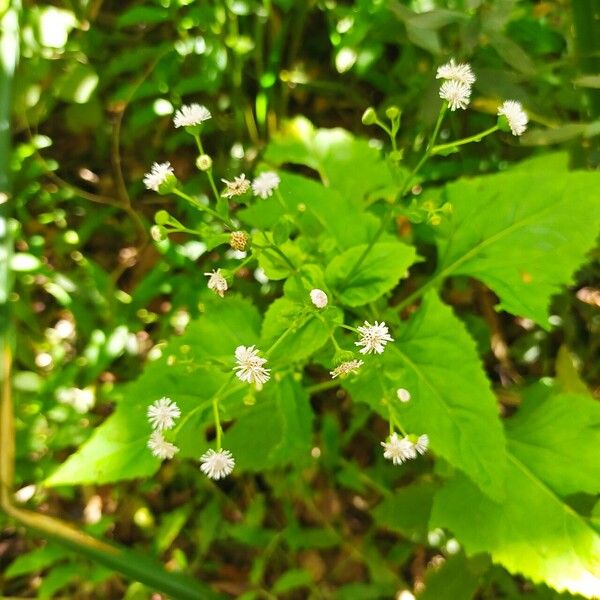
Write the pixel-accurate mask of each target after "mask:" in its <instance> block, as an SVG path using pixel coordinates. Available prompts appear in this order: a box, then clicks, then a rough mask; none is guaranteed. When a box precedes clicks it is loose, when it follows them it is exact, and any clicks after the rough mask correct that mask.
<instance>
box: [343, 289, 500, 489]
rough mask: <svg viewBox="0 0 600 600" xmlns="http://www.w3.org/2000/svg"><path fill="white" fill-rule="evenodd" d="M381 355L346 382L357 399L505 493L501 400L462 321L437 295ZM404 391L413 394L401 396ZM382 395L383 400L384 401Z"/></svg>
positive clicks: (484, 486) (480, 482)
mask: <svg viewBox="0 0 600 600" xmlns="http://www.w3.org/2000/svg"><path fill="white" fill-rule="evenodd" d="M391 334H392V337H394V338H395V340H396V341H395V343H393V344H388V345H387V347H386V350H385V352H384V353H383V354H382V355H381V356H379V357H377V360H373V361H369V362H368V363H367V364H366V365H365V367H364V368H363V369H361V372H360V375H359V376H357V377H356V378H355V379H354V380H347V381H345V382H344V386H345V387H348V389H349V390H350V392H351V393H352V396H353V397H354V398H355V399H357V400H360V401H363V402H366V403H368V404H370V405H371V407H372V408H373V409H374V410H376V411H378V412H379V413H381V414H382V416H384V418H388V411H389V410H391V411H392V412H393V414H394V415H395V417H396V418H397V419H398V420H399V422H400V423H401V424H402V425H403V427H404V428H405V429H408V430H409V431H411V432H414V433H417V434H421V433H427V434H428V435H429V438H430V442H431V447H432V449H433V450H434V452H436V453H438V454H440V455H441V456H443V457H444V458H445V459H446V460H447V461H449V462H450V463H452V464H453V465H454V466H456V467H458V468H459V469H461V470H462V471H464V472H465V473H466V474H467V475H468V476H469V477H470V478H471V479H472V480H473V481H474V482H475V483H476V484H477V485H478V486H480V487H481V489H482V490H484V491H485V493H486V494H489V495H490V496H492V497H496V498H499V497H502V496H503V494H504V479H505V473H504V468H505V463H506V449H505V440H504V434H503V431H502V426H501V423H500V419H499V414H498V407H497V403H496V398H495V396H494V395H493V394H492V392H491V390H490V384H489V381H488V379H487V377H486V375H485V372H484V370H483V367H482V364H481V360H480V359H479V356H478V354H477V349H476V347H475V343H474V341H473V340H472V339H471V337H470V336H469V334H468V333H467V331H466V329H465V326H464V324H463V323H462V322H461V321H460V320H459V319H458V318H457V317H456V316H455V315H454V314H453V312H452V310H451V309H450V308H449V307H448V306H446V305H444V304H443V303H442V302H441V301H440V299H439V298H438V297H437V295H436V294H434V293H429V294H427V295H426V296H425V298H424V301H423V304H422V305H421V308H420V309H419V310H418V311H417V312H416V313H415V314H414V315H413V316H412V317H411V319H410V320H409V321H408V322H407V323H406V324H405V325H404V326H403V327H402V328H398V329H397V330H395V331H394V330H393V329H392V331H391ZM400 387H402V388H406V389H407V390H409V391H410V393H411V395H412V399H411V400H410V401H409V402H407V403H406V404H404V403H402V402H400V401H399V400H398V399H397V397H396V389H397V388H400ZM382 400H383V402H382Z"/></svg>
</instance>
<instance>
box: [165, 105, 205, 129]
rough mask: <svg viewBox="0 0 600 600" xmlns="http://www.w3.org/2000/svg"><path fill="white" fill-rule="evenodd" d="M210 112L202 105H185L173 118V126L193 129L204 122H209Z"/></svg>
mask: <svg viewBox="0 0 600 600" xmlns="http://www.w3.org/2000/svg"><path fill="white" fill-rule="evenodd" d="M211 116H212V115H211V114H210V111H209V110H208V108H206V106H202V105H201V104H196V103H194V104H184V105H183V106H182V107H181V108H180V109H179V110H178V111H177V112H176V113H175V117H174V118H173V124H174V125H175V127H191V126H193V125H200V123H203V122H204V121H208V119H210V118H211Z"/></svg>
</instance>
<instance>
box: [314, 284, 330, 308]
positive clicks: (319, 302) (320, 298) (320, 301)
mask: <svg viewBox="0 0 600 600" xmlns="http://www.w3.org/2000/svg"><path fill="white" fill-rule="evenodd" d="M310 301H311V302H312V303H313V304H314V305H315V306H316V307H317V308H325V307H326V306H327V302H328V298H327V294H326V293H325V292H324V291H323V290H319V289H318V288H315V289H314V290H311V291H310Z"/></svg>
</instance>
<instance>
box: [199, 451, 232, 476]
mask: <svg viewBox="0 0 600 600" xmlns="http://www.w3.org/2000/svg"><path fill="white" fill-rule="evenodd" d="M200 462H201V463H202V464H201V465H200V470H201V471H202V472H203V473H204V474H205V475H206V476H207V477H210V478H211V479H222V478H223V477H227V475H229V473H231V471H233V467H235V459H234V458H233V456H232V454H231V452H229V450H223V449H222V448H221V449H220V450H219V451H218V452H215V451H214V450H213V449H212V448H211V449H210V450H207V451H206V452H205V453H204V454H203V455H202V456H201V457H200Z"/></svg>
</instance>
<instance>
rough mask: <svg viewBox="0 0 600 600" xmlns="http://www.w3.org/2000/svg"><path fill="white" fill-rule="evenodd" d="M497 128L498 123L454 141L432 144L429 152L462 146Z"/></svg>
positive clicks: (478, 140)
mask: <svg viewBox="0 0 600 600" xmlns="http://www.w3.org/2000/svg"><path fill="white" fill-rule="evenodd" d="M499 129H500V127H499V125H498V124H496V125H494V126H493V127H490V128H489V129H486V130H485V131H481V132H479V133H477V134H475V135H471V136H469V137H466V138H462V139H460V140H456V141H455V142H448V143H447V144H440V145H439V146H434V147H433V148H432V150H431V154H432V155H435V154H440V153H441V152H444V151H445V150H451V149H452V148H454V147H456V146H464V145H465V144H470V143H472V142H480V141H481V140H482V139H483V138H484V137H486V136H488V135H490V134H492V133H494V132H495V131H498V130H499Z"/></svg>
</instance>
